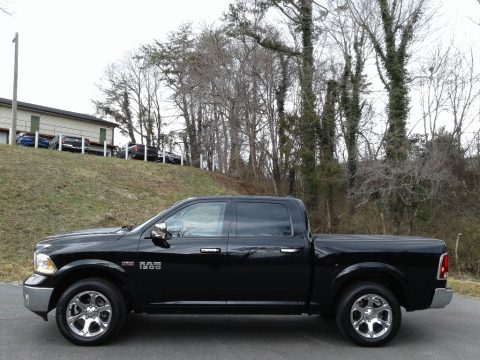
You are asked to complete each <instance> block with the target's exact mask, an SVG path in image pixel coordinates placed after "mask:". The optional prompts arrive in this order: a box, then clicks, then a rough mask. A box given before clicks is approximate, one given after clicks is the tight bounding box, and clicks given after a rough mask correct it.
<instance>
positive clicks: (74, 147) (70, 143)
mask: <svg viewBox="0 0 480 360" xmlns="http://www.w3.org/2000/svg"><path fill="white" fill-rule="evenodd" d="M50 148H51V149H55V150H58V148H59V135H55V136H54V137H53V139H52V140H51V141H50ZM62 150H63V151H73V152H79V151H82V138H81V137H76V136H67V135H62ZM89 150H90V140H89V139H85V152H88V151H89Z"/></svg>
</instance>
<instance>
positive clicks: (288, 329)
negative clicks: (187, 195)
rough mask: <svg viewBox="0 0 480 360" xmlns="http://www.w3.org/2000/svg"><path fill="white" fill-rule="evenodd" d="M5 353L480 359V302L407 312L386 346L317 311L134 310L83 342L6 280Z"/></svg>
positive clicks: (0, 336)
mask: <svg viewBox="0 0 480 360" xmlns="http://www.w3.org/2000/svg"><path fill="white" fill-rule="evenodd" d="M0 359H1V360H3V359H9V360H10V359H13V360H22V359H48V360H53V359H69V360H74V359H81V360H86V359H97V360H99V359H115V360H121V359H129V360H132V359H134V360H140V359H182V360H183V359H195V360H196V359H222V360H223V359H225V360H227V359H276V360H278V359H337V360H341V359H369V360H371V359H388V360H390V359H422V360H428V359H432V360H433V359H434V360H439V359H449V360H451V359H461V360H467V359H475V360H478V359H480V300H478V299H474V298H469V297H465V296H454V299H453V302H452V303H451V304H450V305H449V306H448V307H447V308H445V309H443V310H426V311H418V312H413V313H404V317H403V323H402V327H401V328H400V331H399V333H398V335H397V337H396V338H395V339H394V340H393V341H392V342H391V343H390V344H389V345H388V346H386V347H384V348H376V349H366V348H360V347H357V346H354V345H352V344H351V343H350V342H349V341H348V340H346V339H344V338H343V337H342V336H341V335H340V334H339V332H338V331H337V329H336V326H335V322H334V321H332V320H323V319H322V318H320V317H318V316H230V315H216V316H211V315H193V316H192V315H131V316H129V318H128V320H127V322H126V326H125V328H124V330H123V331H122V333H121V334H120V336H119V337H118V338H117V339H116V340H115V341H114V342H113V343H110V344H108V345H104V346H100V347H79V346H74V345H72V344H70V343H69V342H67V341H66V340H65V339H64V338H63V337H62V336H61V335H60V333H59V332H58V330H57V328H56V324H55V318H54V315H53V313H51V314H50V315H49V321H48V322H44V321H43V320H42V319H41V318H40V317H38V316H36V315H34V314H32V313H30V312H29V311H28V310H26V309H25V308H24V307H23V303H22V296H21V287H20V286H12V285H0Z"/></svg>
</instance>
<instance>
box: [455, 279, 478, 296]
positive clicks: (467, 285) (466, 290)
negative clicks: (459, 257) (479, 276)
mask: <svg viewBox="0 0 480 360" xmlns="http://www.w3.org/2000/svg"><path fill="white" fill-rule="evenodd" d="M448 286H450V287H451V288H452V289H453V290H454V291H455V293H457V294H461V295H469V296H475V297H478V298H480V281H478V280H477V281H474V280H463V279H452V278H450V279H448Z"/></svg>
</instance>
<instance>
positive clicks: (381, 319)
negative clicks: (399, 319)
mask: <svg viewBox="0 0 480 360" xmlns="http://www.w3.org/2000/svg"><path fill="white" fill-rule="evenodd" d="M350 322H351V323H352V326H353V328H354V329H355V331H356V332H357V333H358V334H359V335H361V336H363V337H365V338H367V339H376V338H379V337H380V336H382V335H385V334H386V333H387V332H388V331H389V330H390V328H391V326H392V308H391V307H390V304H389V303H388V302H387V301H386V300H385V299H384V298H383V297H381V296H379V295H375V294H365V295H362V296H361V297H359V298H358V299H357V300H355V302H354V303H353V305H352V309H351V310H350Z"/></svg>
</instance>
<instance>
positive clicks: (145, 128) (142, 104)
mask: <svg viewBox="0 0 480 360" xmlns="http://www.w3.org/2000/svg"><path fill="white" fill-rule="evenodd" d="M98 89H99V90H100V94H101V98H100V99H98V100H95V101H94V104H95V106H96V108H97V112H98V113H99V114H102V115H107V116H112V117H113V119H114V120H115V121H116V122H117V123H118V124H119V125H120V129H121V131H122V132H123V133H124V134H126V135H128V137H129V139H130V141H131V142H137V137H138V138H139V141H140V143H142V144H144V143H145V144H147V145H153V146H156V147H159V146H160V145H161V143H162V139H163V136H162V134H161V128H162V117H161V114H160V92H161V89H160V76H159V73H158V71H157V70H156V69H154V68H152V67H151V66H149V65H148V64H147V63H146V62H145V59H144V55H143V53H142V52H141V51H140V50H137V51H135V52H133V53H129V54H127V55H126V56H125V57H124V58H123V59H121V60H120V61H119V62H117V63H115V64H112V65H110V66H109V67H108V68H107V70H106V71H105V75H104V77H103V79H102V80H101V82H100V84H99V85H98Z"/></svg>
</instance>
